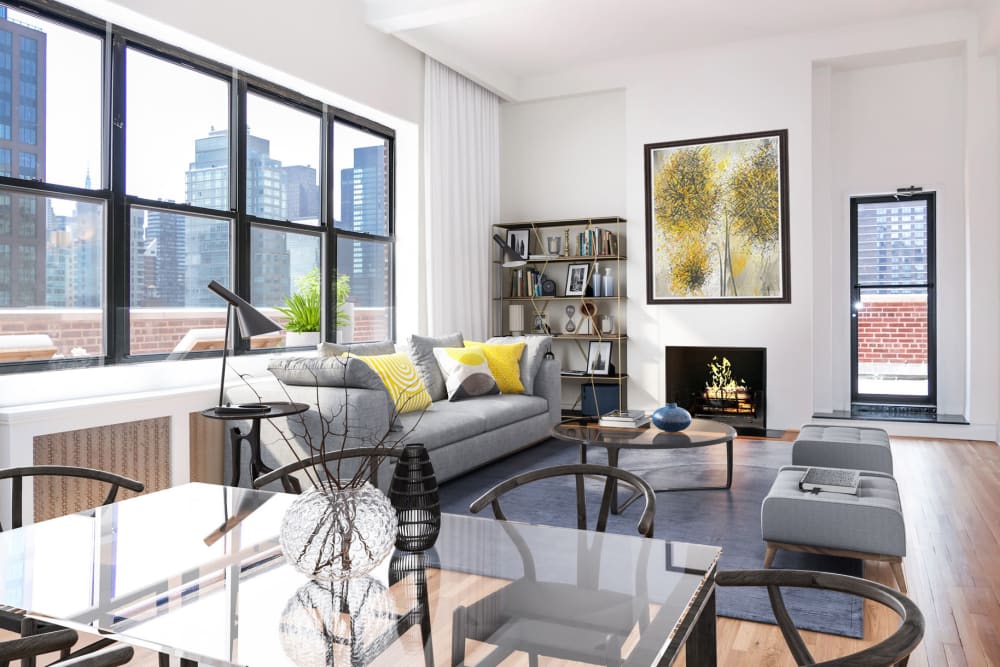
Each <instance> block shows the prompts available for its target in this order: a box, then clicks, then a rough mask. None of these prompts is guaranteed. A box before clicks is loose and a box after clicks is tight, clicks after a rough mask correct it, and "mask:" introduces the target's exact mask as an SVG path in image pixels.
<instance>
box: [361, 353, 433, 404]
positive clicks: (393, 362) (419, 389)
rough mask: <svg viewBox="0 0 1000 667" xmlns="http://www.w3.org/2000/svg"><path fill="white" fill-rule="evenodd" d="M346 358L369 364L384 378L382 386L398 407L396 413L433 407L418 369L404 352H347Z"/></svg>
mask: <svg viewBox="0 0 1000 667" xmlns="http://www.w3.org/2000/svg"><path fill="white" fill-rule="evenodd" d="M343 356H345V357H348V356H349V357H356V358H358V359H360V360H361V361H363V362H365V363H366V364H368V366H370V367H371V369H372V370H373V371H375V373H376V374H377V375H378V376H379V377H380V378H382V384H384V385H385V388H386V391H388V392H389V398H391V399H392V402H393V404H394V405H395V406H396V412H398V413H399V414H405V413H407V412H415V411H417V410H424V409H426V408H429V407H430V406H431V402H432V401H431V395H430V394H429V393H427V388H426V387H424V383H423V382H421V381H420V376H419V375H417V367H416V366H414V365H413V362H412V361H410V357H409V356H407V355H406V353H404V352H397V353H396V354H377V355H373V356H361V355H356V354H351V353H349V352H345V353H344V355H343Z"/></svg>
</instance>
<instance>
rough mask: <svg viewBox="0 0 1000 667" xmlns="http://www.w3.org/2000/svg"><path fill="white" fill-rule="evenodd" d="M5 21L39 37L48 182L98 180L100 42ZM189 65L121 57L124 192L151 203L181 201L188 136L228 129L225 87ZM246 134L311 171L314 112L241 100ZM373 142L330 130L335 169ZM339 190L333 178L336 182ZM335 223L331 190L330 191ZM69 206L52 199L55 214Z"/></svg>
mask: <svg viewBox="0 0 1000 667" xmlns="http://www.w3.org/2000/svg"><path fill="white" fill-rule="evenodd" d="M8 17H9V18H11V19H13V20H16V21H19V22H22V23H26V24H28V25H31V26H33V27H37V28H40V29H41V30H43V31H44V32H45V33H46V35H47V67H46V92H47V103H46V106H47V109H46V111H47V116H46V119H45V123H46V131H47V137H46V180H47V181H48V182H51V183H58V184H61V185H74V186H79V187H82V186H83V185H84V181H85V179H86V176H87V173H88V171H89V173H90V176H91V179H92V181H93V187H95V188H96V187H100V178H101V169H100V164H101V141H102V138H101V130H100V128H101V62H102V44H101V42H102V40H100V39H98V38H96V37H93V36H91V35H89V34H86V33H82V32H79V31H77V30H74V29H70V28H64V27H61V26H59V25H58V24H56V23H53V22H49V21H45V20H43V19H41V18H39V17H38V16H35V15H31V14H24V13H21V12H17V11H16V10H14V9H10V8H8ZM228 83H229V82H228V81H227V80H225V79H219V78H216V77H212V76H208V75H206V74H203V73H200V72H198V71H195V70H193V69H190V68H186V67H182V66H178V65H175V64H173V63H170V62H168V61H165V60H162V59H159V58H156V57H153V56H149V55H147V54H145V53H143V52H140V51H137V50H134V49H129V50H128V51H127V53H126V109H127V114H128V117H127V119H126V151H127V154H126V165H127V167H126V169H127V171H126V189H127V191H128V193H129V194H133V195H137V196H141V197H147V198H151V199H163V200H173V201H178V202H183V201H185V172H186V171H187V169H188V167H189V165H190V163H191V162H193V161H194V147H195V139H199V138H202V137H206V136H208V134H209V132H210V131H211V130H212V129H213V128H214V129H216V130H221V129H226V128H227V127H228V125H229V122H228V118H229V100H228V85H227V84H228ZM247 106H248V109H247V122H248V125H249V126H250V132H251V134H253V135H254V136H258V137H261V138H264V139H268V140H270V154H271V157H273V158H275V159H278V160H280V161H281V162H282V165H284V166H291V165H308V166H311V167H314V168H316V167H318V164H319V144H320V120H319V116H314V115H310V114H308V113H306V112H303V111H299V110H298V109H295V108H291V107H288V106H285V105H281V104H278V103H276V102H272V101H271V100H269V99H266V98H264V97H261V96H254V95H251V96H250V97H249V99H248V104H247ZM378 143H381V140H380V139H379V138H377V137H374V136H373V135H370V134H367V133H365V132H362V131H359V130H355V129H354V128H350V127H348V126H341V125H338V126H337V129H336V130H335V149H334V165H335V170H336V171H337V172H338V173H339V171H340V170H341V169H344V168H348V167H351V166H352V165H353V162H354V157H353V151H354V148H355V147H361V146H371V145H375V144H378ZM334 181H335V183H337V184H338V185H339V182H340V180H339V178H335V179H334ZM333 205H334V211H335V215H336V216H337V217H339V211H340V192H339V187H336V188H335V192H334V202H333ZM73 207H74V204H73V203H72V202H68V201H59V200H56V201H54V202H53V208H54V209H55V212H56V214H57V215H69V214H71V213H72V210H73Z"/></svg>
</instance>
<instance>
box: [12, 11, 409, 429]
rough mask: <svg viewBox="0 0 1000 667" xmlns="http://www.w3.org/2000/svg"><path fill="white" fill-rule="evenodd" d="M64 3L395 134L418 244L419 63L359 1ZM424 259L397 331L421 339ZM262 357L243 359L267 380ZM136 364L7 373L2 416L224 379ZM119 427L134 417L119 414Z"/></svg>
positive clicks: (404, 242)
mask: <svg viewBox="0 0 1000 667" xmlns="http://www.w3.org/2000/svg"><path fill="white" fill-rule="evenodd" d="M69 4H71V5H73V6H75V7H78V8H79V9H81V10H83V11H86V12H89V13H91V14H93V15H95V16H98V17H101V18H104V19H107V20H109V21H111V22H113V23H115V24H117V25H121V26H124V27H127V28H130V29H132V30H135V31H137V32H140V33H143V34H146V35H148V36H150V37H153V38H156V39H159V40H161V41H163V42H166V43H169V44H172V45H175V46H179V47H182V48H185V49H187V50H189V51H192V52H194V53H197V54H199V55H203V56H206V57H209V58H213V59H215V60H217V61H219V62H222V63H225V64H228V65H232V66H234V67H237V68H239V69H241V70H243V71H246V72H249V73H252V74H255V75H258V76H260V77H262V78H265V79H268V80H270V81H273V82H275V83H278V84H281V85H284V86H286V87H288V88H291V89H293V90H296V91H299V92H301V93H303V94H306V95H309V96H312V97H314V98H316V99H318V100H320V101H323V102H326V103H328V104H331V105H334V106H337V107H339V108H341V109H344V110H346V111H349V112H352V113H356V114H359V115H361V116H364V117H367V118H370V119H371V120H374V121H376V122H379V123H381V124H383V125H386V126H388V127H391V128H393V129H394V130H395V131H396V225H397V242H398V244H399V246H400V247H402V248H406V247H410V248H416V247H419V244H420V243H421V242H422V241H421V239H422V234H423V232H422V224H423V217H422V214H421V211H422V206H421V205H420V196H421V195H420V163H421V155H420V150H421V149H420V123H421V122H422V120H421V119H422V115H423V54H421V53H420V52H419V51H417V50H415V49H413V48H411V47H409V46H406V45H405V44H403V43H402V42H400V41H399V40H397V39H395V38H393V37H390V36H388V35H385V34H383V33H381V32H379V31H377V30H374V29H372V28H369V27H368V26H367V25H366V24H365V22H364V9H363V6H362V3H361V2H360V1H355V0H329V1H328V2H323V3H315V2H307V1H305V0H288V1H287V2H284V3H282V4H280V5H260V4H255V5H254V7H259V8H260V9H254V10H250V9H248V8H247V7H248V5H247V3H244V2H237V1H236V0H225V1H222V0H219V1H213V2H199V1H197V0H175V1H174V2H169V3H166V2H157V1H155V0H121V1H120V2H118V3H111V2H106V1H105V0H69ZM420 262H421V256H420V253H417V252H400V253H399V254H398V259H397V265H396V269H397V275H400V276H409V278H408V279H407V280H401V281H399V284H398V285H397V290H396V296H397V300H398V303H399V307H398V308H397V313H396V316H397V328H398V331H397V334H398V335H399V336H400V337H403V336H405V334H407V333H410V332H413V331H418V330H419V327H420V323H419V318H420V314H421V312H422V309H423V307H424V304H425V298H424V292H425V289H424V281H423V279H422V278H421V276H422V275H423V272H422V271H421V269H420ZM262 359H263V358H262V357H257V358H255V359H245V360H236V361H235V363H236V364H237V365H239V366H241V367H242V368H245V369H247V370H248V371H250V372H254V373H265V372H266V371H265V369H264V365H265V364H264V363H263V361H262ZM211 361H212V363H204V362H192V361H189V362H183V363H155V364H133V365H124V366H119V367H116V368H88V369H76V370H68V371H48V372H39V373H25V374H20V375H6V376H3V380H2V381H0V408H2V407H5V406H12V405H15V406H16V405H25V404H31V403H37V402H42V401H45V402H47V401H60V400H68V399H75V398H82V397H93V396H103V395H113V394H118V393H124V392H129V391H134V392H142V391H149V390H153V389H164V388H172V387H176V388H181V387H190V386H196V385H200V384H203V383H204V384H211V383H213V382H217V381H218V373H219V363H220V362H219V360H211ZM116 417H120V419H119V420H120V421H123V420H126V419H127V418H128V417H127V415H117V416H116Z"/></svg>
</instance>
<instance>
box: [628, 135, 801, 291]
mask: <svg viewBox="0 0 1000 667" xmlns="http://www.w3.org/2000/svg"><path fill="white" fill-rule="evenodd" d="M644 153H645V155H644V158H645V160H644V162H645V191H646V303H649V304H666V303H790V302H791V281H790V275H791V271H790V265H789V243H788V228H789V222H788V130H771V131H766V132H750V133H745V134H731V135H725V136H719V137H706V138H699V139H685V140H682V141H666V142H661V143H655V144H646V145H645V146H644Z"/></svg>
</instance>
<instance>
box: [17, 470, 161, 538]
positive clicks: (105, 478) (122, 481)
mask: <svg viewBox="0 0 1000 667" xmlns="http://www.w3.org/2000/svg"><path fill="white" fill-rule="evenodd" d="M42 476H53V477H80V478H84V479H90V480H94V481H98V482H106V483H107V484H110V485H111V488H110V489H109V490H108V495H107V496H106V497H105V498H104V500H103V501H102V502H101V504H102V505H108V504H110V503H113V502H114V501H115V498H116V497H117V496H118V489H119V488H122V487H124V488H126V489H128V490H129V491H135V492H136V493H142V492H143V491H144V490H145V488H146V487H145V486H144V485H143V484H142V482H138V481H136V480H134V479H131V478H129V477H125V476H123V475H118V474H115V473H113V472H106V471H104V470H95V469H93V468H78V467H75V466H55V465H41V466H24V467H21V468H4V469H0V479H9V480H11V493H10V508H11V509H10V515H11V528H20V527H21V522H22V515H23V509H22V505H23V495H24V478H25V477H42ZM0 530H3V526H0Z"/></svg>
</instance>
